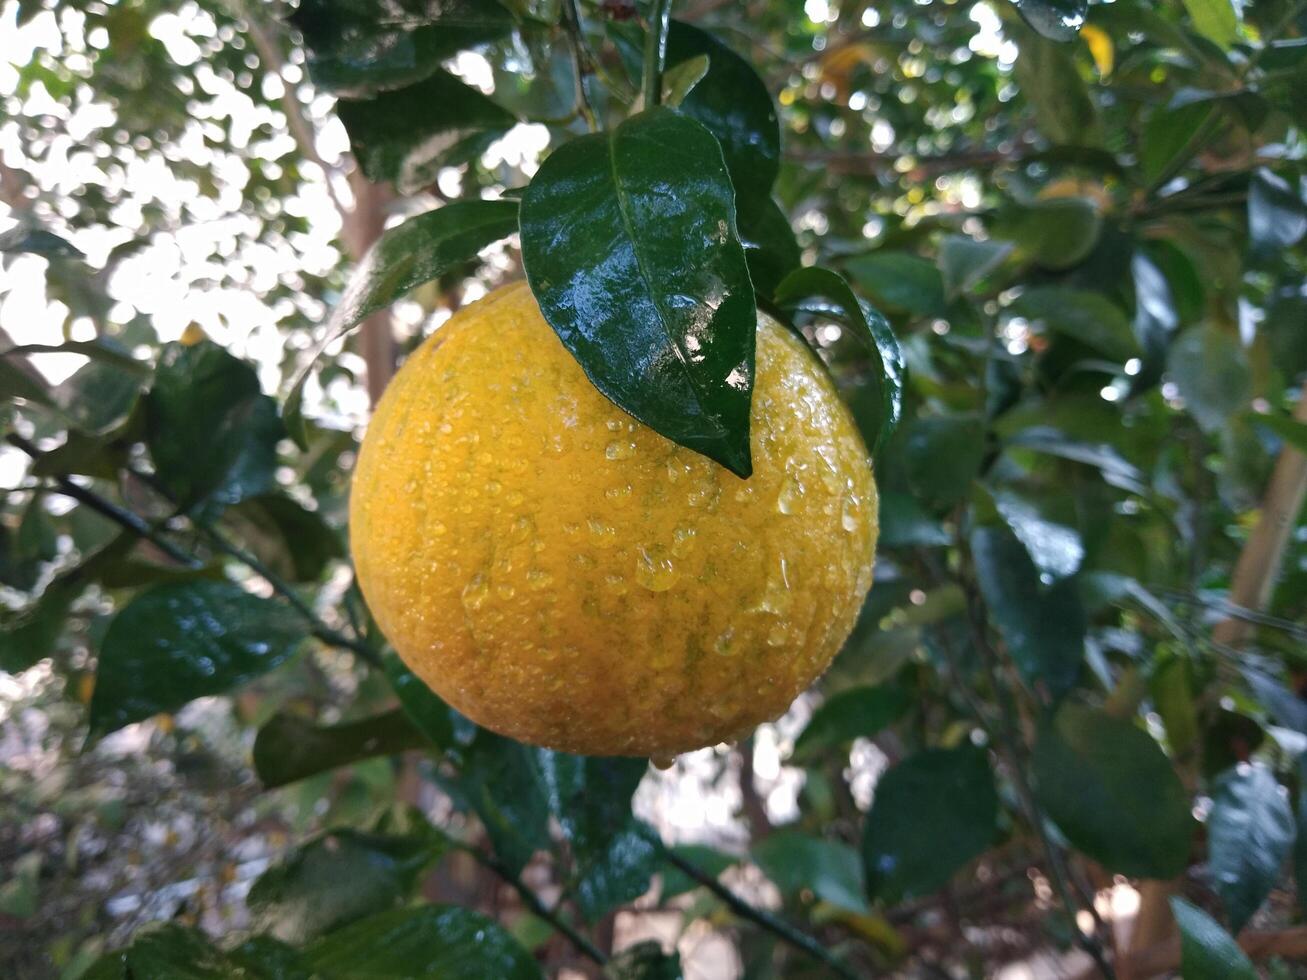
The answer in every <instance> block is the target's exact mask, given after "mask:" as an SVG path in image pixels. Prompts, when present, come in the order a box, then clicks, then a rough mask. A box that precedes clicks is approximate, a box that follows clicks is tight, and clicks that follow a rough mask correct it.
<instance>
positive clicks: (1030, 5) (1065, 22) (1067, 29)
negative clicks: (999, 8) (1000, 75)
mask: <svg viewBox="0 0 1307 980" xmlns="http://www.w3.org/2000/svg"><path fill="white" fill-rule="evenodd" d="M1017 10H1019V11H1021V16H1022V17H1024V18H1025V19H1026V23H1027V24H1029V25H1030V26H1031V27H1033V28H1034V29H1035V30H1037V31H1039V33H1040V34H1042V35H1044V37H1047V38H1051V39H1052V40H1054V41H1069V40H1071V39H1072V38H1074V37H1075V36H1076V32H1077V31H1079V30H1080V28H1081V27H1082V26H1083V25H1084V23H1085V14H1087V13H1088V12H1089V0H1017Z"/></svg>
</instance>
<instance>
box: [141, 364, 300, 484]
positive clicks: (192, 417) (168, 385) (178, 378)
mask: <svg viewBox="0 0 1307 980" xmlns="http://www.w3.org/2000/svg"><path fill="white" fill-rule="evenodd" d="M145 409H146V410H145V424H146V436H145V441H146V445H147V446H148V447H149V449H150V456H151V458H152V459H153V460H154V466H155V476H156V477H157V479H158V480H159V482H160V483H162V484H163V486H164V487H165V488H166V489H167V490H168V492H169V493H170V494H171V495H172V497H173V499H174V500H176V501H177V503H178V505H179V506H180V507H182V508H183V509H189V508H192V507H194V506H195V505H197V504H199V503H200V502H201V501H203V500H204V499H205V498H206V497H208V496H210V495H213V496H214V498H215V500H220V501H221V503H224V504H235V503H239V502H240V501H241V500H244V499H247V498H249V497H253V496H257V495H259V494H262V493H266V492H268V491H269V490H271V489H272V488H273V487H274V486H275V483H276V481H275V479H274V473H275V470H276V466H277V442H278V441H279V440H280V439H281V437H282V434H283V430H282V425H281V420H280V419H278V418H277V407H276V404H275V403H274V402H273V401H272V399H271V398H268V397H267V396H266V395H264V394H263V393H262V392H261V391H260V389H259V379H258V376H257V375H256V374H255V373H254V368H252V367H251V366H250V365H249V364H247V363H246V362H245V361H242V360H240V359H238V358H235V357H233V356H232V355H231V354H229V353H227V351H225V350H223V349H222V348H221V347H219V346H218V345H217V344H215V343H212V342H211V341H208V340H205V341H201V342H200V343H198V344H190V345H187V344H181V343H173V344H168V345H167V346H166V347H165V348H164V351H163V355H162V356H161V357H160V359H159V368H158V371H157V373H156V375H155V379H154V385H153V387H152V388H151V389H150V392H149V394H148V396H147V397H146V402H145Z"/></svg>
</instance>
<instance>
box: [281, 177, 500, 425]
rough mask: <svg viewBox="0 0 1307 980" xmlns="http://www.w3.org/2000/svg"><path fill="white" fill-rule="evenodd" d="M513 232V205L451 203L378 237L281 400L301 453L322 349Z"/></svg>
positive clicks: (480, 202) (488, 202)
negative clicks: (308, 395)
mask: <svg viewBox="0 0 1307 980" xmlns="http://www.w3.org/2000/svg"><path fill="white" fill-rule="evenodd" d="M516 229H517V204H516V203H515V202H513V201H455V202H453V203H452V204H447V205H445V206H444V207H443V208H437V209H436V210H435V211H428V212H426V213H425V214H420V215H418V216H417V217H414V218H410V219H409V220H407V221H405V222H404V223H403V224H400V225H396V226H395V227H394V228H390V229H388V230H387V231H385V232H383V233H382V235H381V237H380V238H378V239H377V241H376V243H375V244H373V246H372V247H371V248H370V249H369V250H368V254H367V255H365V256H364V257H363V261H361V262H360V263H359V266H358V268H357V269H356V270H355V271H354V275H353V277H352V278H351V279H350V284H349V288H348V289H346V290H345V295H344V296H343V297H341V301H340V303H339V304H338V305H337V306H336V309H335V310H334V311H333V312H332V315H331V322H330V323H329V324H328V325H327V330H326V334H325V336H324V337H323V339H322V342H321V343H320V344H319V345H318V348H317V350H316V351H315V352H314V354H313V356H312V357H311V358H310V359H309V363H308V364H307V365H305V367H304V368H303V370H302V371H301V372H300V376H299V377H298V378H296V379H295V383H294V384H293V385H292V386H291V390H290V393H289V394H288V395H287V396H286V409H285V415H286V427H287V429H288V430H289V432H290V435H291V437H292V438H293V439H294V440H295V441H296V442H297V443H298V444H299V446H300V448H301V449H307V448H308V437H307V434H306V432H305V429H304V417H303V409H302V399H303V397H304V383H305V381H307V380H308V376H309V372H310V371H311V370H312V369H313V363H314V361H316V360H317V359H318V357H320V356H321V354H322V352H323V351H324V350H325V349H326V348H327V346H328V345H330V344H331V343H332V342H333V341H334V340H336V338H338V337H339V336H340V335H341V334H343V333H345V332H347V331H349V330H352V329H354V327H356V326H358V325H359V324H360V323H362V322H363V321H364V320H366V319H367V318H368V317H369V316H371V315H372V314H373V313H376V312H377V311H378V310H384V309H385V308H386V307H387V306H389V305H390V304H391V303H393V302H395V300H397V299H399V298H400V297H401V296H403V295H404V294H405V293H406V292H408V291H409V290H410V289H413V288H414V287H415V286H420V285H422V283H424V282H430V281H431V280H432V279H435V278H437V277H439V276H442V275H444V274H445V273H446V272H448V271H449V270H451V269H453V268H454V267H456V266H458V265H461V264H462V263H464V262H468V261H470V260H472V259H474V258H476V254H477V253H478V252H479V251H481V249H483V248H485V247H486V246H487V245H490V244H491V243H493V242H496V241H499V239H501V238H506V237H507V236H509V235H511V234H512V233H513V232H514V231H515V230H516Z"/></svg>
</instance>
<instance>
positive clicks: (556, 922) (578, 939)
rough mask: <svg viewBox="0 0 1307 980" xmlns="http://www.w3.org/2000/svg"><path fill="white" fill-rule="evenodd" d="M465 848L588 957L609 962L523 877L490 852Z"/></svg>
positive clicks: (601, 952) (599, 962)
mask: <svg viewBox="0 0 1307 980" xmlns="http://www.w3.org/2000/svg"><path fill="white" fill-rule="evenodd" d="M464 850H465V851H466V853H468V854H470V855H471V856H472V858H473V859H474V860H475V861H476V862H477V863H478V864H480V865H481V866H482V867H483V868H486V869H487V870H489V871H493V872H494V873H495V874H497V875H498V876H499V877H500V878H502V879H503V880H504V881H505V882H506V883H508V884H509V885H510V886H511V887H512V889H513V891H515V892H517V894H518V895H519V896H521V898H522V901H523V903H525V905H526V907H527V908H528V909H530V910H531V913H532V914H533V915H535V916H536V917H538V918H541V919H544V920H545V921H546V922H548V923H549V924H550V925H551V926H553V927H554V928H555V929H557V930H558V931H559V932H561V933H562V934H563V935H564V936H566V937H567V940H568V942H570V943H571V944H572V945H573V946H575V947H576V948H577V950H578V951H579V952H580V953H581V954H582V955H584V956H585V957H586V958H587V959H590V960H593V961H594V962H595V963H598V964H599V965H600V966H603V965H604V964H605V963H607V962H608V957H607V956H606V955H605V954H604V952H603V950H601V949H600V948H599V947H598V946H596V945H595V944H594V943H592V942H591V941H590V940H589V939H587V938H586V937H585V936H583V935H582V934H581V933H580V932H578V931H577V930H576V928H575V927H574V926H572V925H571V924H570V923H568V922H567V921H566V920H564V919H563V918H562V917H561V916H559V915H558V914H557V913H556V912H554V911H553V910H552V909H550V908H549V907H548V906H547V905H545V903H544V902H542V901H540V898H539V896H537V895H536V893H535V892H533V891H532V890H531V889H530V888H528V887H527V886H526V884H525V883H524V882H523V881H522V879H521V878H519V877H518V876H517V875H515V874H513V873H512V872H511V871H509V870H508V868H506V867H504V865H502V864H500V863H499V861H498V860H497V859H495V858H493V857H491V856H490V855H489V854H485V853H483V852H481V851H479V850H477V849H476V848H475V847H467V848H464Z"/></svg>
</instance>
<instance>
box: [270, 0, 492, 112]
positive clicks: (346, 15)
mask: <svg viewBox="0 0 1307 980" xmlns="http://www.w3.org/2000/svg"><path fill="white" fill-rule="evenodd" d="M291 21H292V23H293V24H294V25H295V26H296V27H297V28H299V29H300V31H301V32H302V33H303V34H304V41H305V43H306V45H307V46H308V48H309V49H310V55H309V74H310V75H311V76H312V78H313V82H314V84H315V85H316V86H317V87H318V88H320V89H323V90H324V91H327V92H331V93H332V94H333V95H337V96H349V97H352V98H359V97H363V96H368V95H372V94H374V93H376V92H381V91H385V90H387V89H393V88H400V87H402V86H404V85H410V84H412V83H414V82H418V81H421V80H422V79H423V78H426V77H427V76H428V75H430V74H431V73H432V72H433V71H435V70H436V69H437V68H438V67H439V66H440V62H442V61H443V60H445V59H446V58H448V57H450V56H451V55H454V54H456V53H457V52H459V51H461V50H464V49H466V48H470V47H472V46H474V45H477V44H481V43H483V42H485V41H491V40H494V39H495V38H497V37H501V36H503V35H505V34H507V33H508V32H509V31H511V30H512V28H513V19H512V17H511V16H509V13H508V11H507V10H505V9H504V8H503V7H501V6H500V5H499V4H497V3H495V2H493V0H434V2H425V3H422V4H420V5H419V4H402V5H400V4H397V5H394V6H384V7H383V6H378V5H376V4H373V3H370V2H367V0H301V2H300V4H299V5H298V6H297V7H296V8H295V11H294V13H293V14H292V16H291Z"/></svg>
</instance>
